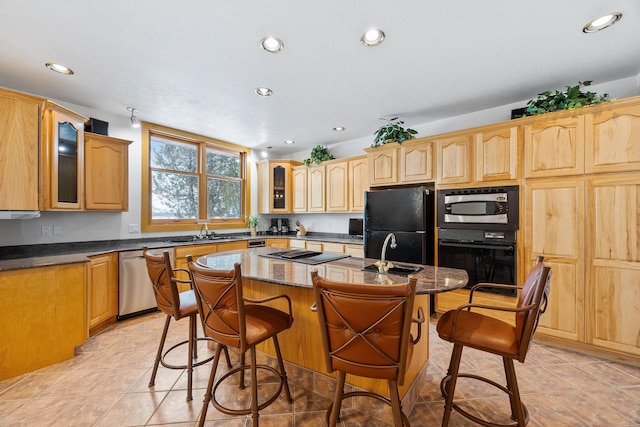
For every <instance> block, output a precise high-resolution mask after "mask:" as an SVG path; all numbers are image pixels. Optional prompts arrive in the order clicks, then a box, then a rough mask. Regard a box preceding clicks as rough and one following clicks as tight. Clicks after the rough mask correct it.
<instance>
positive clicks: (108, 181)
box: [84, 132, 132, 211]
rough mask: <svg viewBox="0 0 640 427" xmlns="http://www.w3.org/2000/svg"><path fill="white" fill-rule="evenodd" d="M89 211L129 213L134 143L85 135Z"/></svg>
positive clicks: (101, 136)
mask: <svg viewBox="0 0 640 427" xmlns="http://www.w3.org/2000/svg"><path fill="white" fill-rule="evenodd" d="M84 137H85V138H84V142H85V149H84V153H85V204H86V209H87V210H102V211H126V210H128V209H129V144H131V142H132V141H126V140H124V139H117V138H112V137H108V136H105V135H98V134H95V133H90V132H85V135H84Z"/></svg>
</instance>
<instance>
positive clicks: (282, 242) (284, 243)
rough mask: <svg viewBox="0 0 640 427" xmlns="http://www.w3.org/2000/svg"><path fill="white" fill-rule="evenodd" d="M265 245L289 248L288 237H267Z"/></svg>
mask: <svg viewBox="0 0 640 427" xmlns="http://www.w3.org/2000/svg"><path fill="white" fill-rule="evenodd" d="M266 245H267V246H269V247H272V248H282V249H289V239H267V241H266Z"/></svg>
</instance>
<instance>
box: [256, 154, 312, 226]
mask: <svg viewBox="0 0 640 427" xmlns="http://www.w3.org/2000/svg"><path fill="white" fill-rule="evenodd" d="M300 164H301V163H300V162H296V161H294V160H261V161H259V162H257V164H256V168H257V172H258V213H263V214H266V213H276V214H280V213H291V212H293V209H292V206H291V203H292V187H291V168H292V166H296V165H300Z"/></svg>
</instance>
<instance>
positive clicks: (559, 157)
mask: <svg viewBox="0 0 640 427" xmlns="http://www.w3.org/2000/svg"><path fill="white" fill-rule="evenodd" d="M524 150H525V152H524V158H525V163H524V165H525V167H524V176H525V178H545V177H558V176H570V175H582V174H583V173H584V116H576V117H563V118H558V119H553V120H549V119H546V120H545V119H544V118H538V119H535V120H533V122H532V123H528V124H525V125H524Z"/></svg>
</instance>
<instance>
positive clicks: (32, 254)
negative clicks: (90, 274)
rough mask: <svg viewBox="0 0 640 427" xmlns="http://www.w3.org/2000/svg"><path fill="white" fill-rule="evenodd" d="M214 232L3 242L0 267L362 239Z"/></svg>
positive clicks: (7, 267) (333, 236)
mask: <svg viewBox="0 0 640 427" xmlns="http://www.w3.org/2000/svg"><path fill="white" fill-rule="evenodd" d="M217 236H223V238H222V239H216V240H208V239H202V240H194V241H187V242H176V241H171V240H172V239H180V238H184V237H188V236H167V237H153V238H147V239H123V240H101V241H89V242H71V243H54V244H42V245H21V246H5V247H0V271H6V270H20V269H25V268H35V267H46V266H52V265H64V264H74V263H78V262H88V258H87V257H89V256H93V255H101V254H105V253H110V252H124V251H135V250H142V248H143V247H145V246H146V247H148V248H150V249H158V248H169V247H176V246H188V245H195V244H207V243H212V244H215V243H222V242H234V241H240V240H247V241H252V240H265V239H268V238H287V239H300V240H318V241H323V242H335V243H346V244H362V243H363V242H362V238H355V236H348V235H346V234H336V233H308V235H307V236H301V237H297V236H296V234H295V233H289V234H266V233H260V234H259V235H257V236H255V237H253V236H250V235H249V234H248V233H247V234H241V233H233V234H229V235H225V234H223V233H218V234H217Z"/></svg>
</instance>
